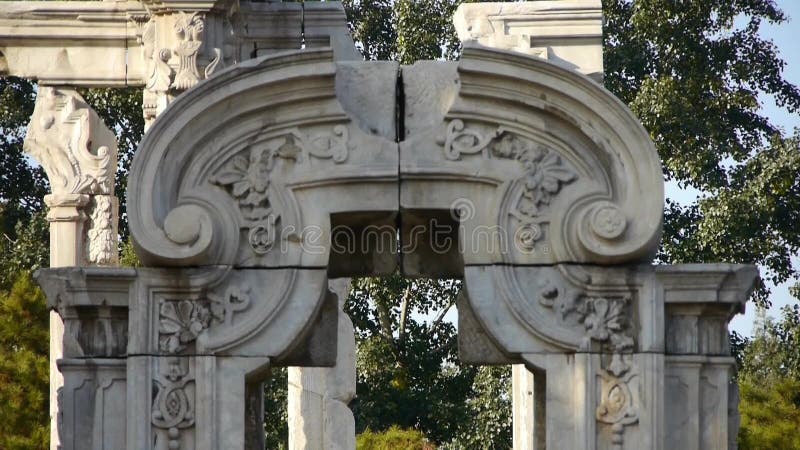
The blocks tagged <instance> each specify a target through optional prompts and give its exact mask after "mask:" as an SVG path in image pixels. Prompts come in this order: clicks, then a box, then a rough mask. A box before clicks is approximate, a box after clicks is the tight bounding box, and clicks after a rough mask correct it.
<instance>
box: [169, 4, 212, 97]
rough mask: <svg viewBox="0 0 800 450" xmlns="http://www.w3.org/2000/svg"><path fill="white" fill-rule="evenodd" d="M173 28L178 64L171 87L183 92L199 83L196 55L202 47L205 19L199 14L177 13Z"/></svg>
mask: <svg viewBox="0 0 800 450" xmlns="http://www.w3.org/2000/svg"><path fill="white" fill-rule="evenodd" d="M174 26H175V34H176V35H177V37H178V39H179V41H178V43H177V45H176V46H175V48H174V49H173V51H174V52H175V54H176V55H178V58H179V64H178V70H177V73H176V74H175V79H174V80H173V82H172V87H173V88H175V89H179V90H185V89H189V88H191V87H194V86H195V85H196V84H197V83H199V82H200V73H199V72H198V70H197V53H198V52H199V51H200V47H201V46H202V45H203V41H202V34H203V30H204V28H205V18H204V17H203V15H202V14H201V13H192V14H187V13H185V12H179V13H178V15H177V17H176V19H175V25H174Z"/></svg>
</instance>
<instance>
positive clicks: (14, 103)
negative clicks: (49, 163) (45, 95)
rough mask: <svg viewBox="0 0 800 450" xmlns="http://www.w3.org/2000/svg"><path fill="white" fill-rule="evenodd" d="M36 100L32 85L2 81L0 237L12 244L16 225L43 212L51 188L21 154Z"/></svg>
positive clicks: (22, 82)
mask: <svg viewBox="0 0 800 450" xmlns="http://www.w3.org/2000/svg"><path fill="white" fill-rule="evenodd" d="M35 96H36V94H35V90H34V85H33V84H32V83H31V82H30V81H27V80H23V79H21V78H14V77H7V78H3V77H0V234H1V235H2V237H3V238H4V239H7V240H11V241H13V240H15V239H16V231H17V224H18V223H19V222H24V221H27V220H28V219H29V218H30V217H31V215H32V214H34V213H35V212H37V211H41V209H42V207H43V203H42V198H43V197H44V195H45V194H46V193H47V187H48V183H47V179H46V177H45V176H44V171H42V170H41V168H37V169H33V168H31V165H30V163H29V162H28V160H27V158H26V156H25V154H24V153H23V151H22V143H23V141H24V138H25V129H26V127H27V125H28V121H29V120H30V117H31V114H33V103H34V99H35Z"/></svg>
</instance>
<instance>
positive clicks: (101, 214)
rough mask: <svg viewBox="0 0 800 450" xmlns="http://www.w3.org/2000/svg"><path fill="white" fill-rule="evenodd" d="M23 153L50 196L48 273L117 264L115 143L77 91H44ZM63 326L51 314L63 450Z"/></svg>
mask: <svg viewBox="0 0 800 450" xmlns="http://www.w3.org/2000/svg"><path fill="white" fill-rule="evenodd" d="M24 148H25V151H26V152H27V153H28V154H30V155H31V156H33V158H35V159H36V160H37V161H38V162H39V163H40V164H41V165H42V167H43V168H44V170H45V172H46V173H47V177H48V179H49V180H50V185H51V189H52V194H50V195H47V196H46V197H45V203H46V204H47V206H48V208H49V211H48V214H47V220H48V221H49V222H50V266H51V267H69V266H84V265H115V264H116V263H117V258H118V256H117V208H118V202H117V199H116V197H114V196H113V192H114V173H115V170H116V162H117V142H116V137H115V136H114V133H113V132H112V131H111V130H109V129H108V128H107V127H106V126H105V125H104V124H103V122H102V119H100V118H99V117H98V115H97V113H95V112H94V111H93V110H92V109H91V108H89V106H88V105H87V104H86V102H85V101H84V100H83V98H82V97H81V96H80V95H79V94H78V93H77V92H76V91H75V90H73V89H71V88H55V87H50V86H40V87H39V95H38V97H37V99H36V106H35V108H34V111H33V116H32V117H31V122H30V125H29V126H28V133H27V136H26V138H25V146H24ZM63 338H64V323H63V321H62V318H61V317H60V316H59V315H58V314H57V313H56V312H55V311H51V312H50V446H51V448H52V449H57V448H59V447H60V441H61V440H60V436H59V432H58V430H59V424H60V420H59V412H58V411H59V409H58V396H59V391H60V389H61V387H62V386H63V385H64V377H63V376H62V374H61V372H59V370H58V367H57V365H56V362H57V361H58V360H59V359H61V358H63V357H64V341H63Z"/></svg>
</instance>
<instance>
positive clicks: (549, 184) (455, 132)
mask: <svg viewBox="0 0 800 450" xmlns="http://www.w3.org/2000/svg"><path fill="white" fill-rule="evenodd" d="M440 143H442V144H443V145H444V154H445V157H446V158H447V159H450V160H453V161H456V160H459V159H461V156H462V155H470V154H479V153H480V154H481V155H482V156H483V157H484V158H487V159H489V158H496V159H510V160H515V161H518V162H519V163H520V164H521V166H522V168H523V170H524V174H523V175H522V176H521V177H519V178H518V179H517V181H518V182H520V183H522V190H521V193H520V195H519V197H518V198H516V199H515V201H514V202H513V206H512V208H511V210H510V211H509V214H510V215H511V216H513V217H514V218H516V219H517V220H519V222H520V227H519V229H518V230H517V232H516V234H515V237H516V241H517V242H518V243H519V244H520V246H521V247H522V248H523V249H525V250H533V249H534V247H535V245H536V243H537V242H538V241H540V240H542V239H543V238H544V231H543V229H542V225H543V224H546V223H549V221H550V219H549V217H548V210H547V209H548V207H549V206H550V201H551V200H552V198H553V197H554V196H556V195H557V194H558V193H559V192H560V191H561V189H562V187H563V186H564V185H567V184H570V183H572V182H573V181H575V180H576V179H577V178H578V175H577V173H575V171H573V170H572V169H571V168H569V167H568V166H567V165H565V164H564V163H563V161H562V159H561V156H560V155H559V154H558V153H557V152H555V151H553V150H551V149H549V148H547V147H546V146H543V145H540V144H536V143H535V142H533V141H531V140H528V139H526V138H523V137H520V136H518V135H516V134H514V133H512V132H510V131H508V130H506V129H504V128H502V127H500V128H497V129H496V130H495V131H494V132H491V133H484V132H482V131H480V130H478V129H474V128H468V127H466V126H465V125H464V122H463V121H461V120H459V119H455V120H452V121H451V122H450V123H449V124H448V126H447V132H446V136H445V138H444V139H440Z"/></svg>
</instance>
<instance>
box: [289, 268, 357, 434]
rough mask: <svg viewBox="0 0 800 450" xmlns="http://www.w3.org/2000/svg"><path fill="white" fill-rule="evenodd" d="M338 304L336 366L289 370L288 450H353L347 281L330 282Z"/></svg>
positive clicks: (352, 373) (353, 381) (353, 358)
mask: <svg viewBox="0 0 800 450" xmlns="http://www.w3.org/2000/svg"><path fill="white" fill-rule="evenodd" d="M329 289H330V290H331V291H332V292H333V293H335V294H336V295H337V297H338V301H339V311H338V327H337V329H338V331H337V333H338V336H337V348H336V365H335V366H334V367H331V368H316V367H305V368H301V367H290V368H289V395H288V401H289V405H288V413H289V449H290V450H303V449H326V450H352V449H355V447H356V440H355V420H354V419H353V412H352V411H350V407H349V406H348V404H349V403H350V401H351V400H353V398H354V397H355V395H356V372H355V366H356V354H355V336H354V334H353V333H354V331H353V323H352V322H351V321H350V318H349V317H348V316H347V314H345V313H344V311H343V307H344V302H345V300H347V295H348V293H349V291H350V279H337V280H332V281H330V282H329Z"/></svg>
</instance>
